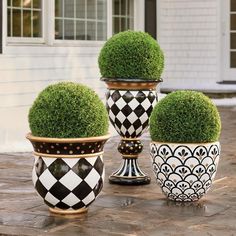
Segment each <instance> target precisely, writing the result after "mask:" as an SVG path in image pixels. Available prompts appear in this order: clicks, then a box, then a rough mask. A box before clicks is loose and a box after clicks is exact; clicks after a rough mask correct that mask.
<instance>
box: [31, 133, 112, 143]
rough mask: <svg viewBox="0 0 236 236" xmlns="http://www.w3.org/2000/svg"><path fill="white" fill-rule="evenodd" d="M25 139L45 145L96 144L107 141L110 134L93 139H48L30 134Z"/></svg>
mask: <svg viewBox="0 0 236 236" xmlns="http://www.w3.org/2000/svg"><path fill="white" fill-rule="evenodd" d="M26 138H27V139H28V140H30V141H38V142H45V143H82V142H83V143H84V142H96V141H101V140H107V139H109V138H110V134H106V135H102V136H95V137H85V138H48V137H39V136H34V135H32V134H31V133H28V134H27V135H26Z"/></svg>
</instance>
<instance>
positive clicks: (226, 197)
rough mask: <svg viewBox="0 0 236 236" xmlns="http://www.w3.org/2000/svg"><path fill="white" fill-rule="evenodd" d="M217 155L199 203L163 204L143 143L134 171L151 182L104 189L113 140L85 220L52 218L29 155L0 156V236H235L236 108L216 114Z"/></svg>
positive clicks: (116, 158)
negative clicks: (209, 185)
mask: <svg viewBox="0 0 236 236" xmlns="http://www.w3.org/2000/svg"><path fill="white" fill-rule="evenodd" d="M220 113H221V117H222V123H223V130H222V135H221V144H222V153H221V160H220V164H219V168H218V173H217V176H216V180H215V183H214V185H213V187H212V189H211V190H210V191H209V193H208V194H207V195H206V196H205V197H204V198H203V199H202V200H200V201H199V202H196V203H192V204H180V203H174V202H170V201H167V200H166V199H165V198H164V196H163V195H162V193H161V191H160V188H159V187H158V186H157V184H156V182H155V180H154V175H153V173H152V170H151V164H150V157H149V147H148V144H149V138H148V136H147V135H144V137H143V139H144V144H145V148H144V151H143V153H142V155H141V156H140V161H139V163H140V166H141V167H142V169H143V170H144V171H146V172H147V173H149V174H150V176H151V177H152V182H151V184H150V185H144V186H119V185H111V184H109V183H108V176H109V174H111V172H112V171H114V170H115V168H116V167H118V166H119V165H120V155H119V154H118V152H117V150H116V147H117V143H118V142H119V137H118V136H117V137H114V138H112V139H111V140H110V141H109V142H108V143H107V145H106V147H105V155H104V161H105V165H106V182H105V186H104V188H103V191H102V193H101V194H100V196H99V197H98V199H97V200H96V201H95V202H94V203H93V204H92V205H91V206H90V208H89V211H88V213H87V214H81V215H77V216H63V215H54V214H52V213H50V212H49V211H48V209H47V206H46V205H45V204H44V203H43V202H42V199H41V198H40V197H38V196H37V194H36V193H35V191H34V188H33V185H32V182H31V169H32V164H33V157H32V154H31V153H7V154H0V235H33V236H34V235H50V236H64V235H67V236H75V235H82V236H93V235H94V236H100V235H101V236H106V235H111V236H124V235H126V236H155V235H168V236H169V235H178V236H180V235H191V236H195V235H208V236H209V235H210V236H211V235H220V236H227V235H229V236H232V235H236V107H230V108H220Z"/></svg>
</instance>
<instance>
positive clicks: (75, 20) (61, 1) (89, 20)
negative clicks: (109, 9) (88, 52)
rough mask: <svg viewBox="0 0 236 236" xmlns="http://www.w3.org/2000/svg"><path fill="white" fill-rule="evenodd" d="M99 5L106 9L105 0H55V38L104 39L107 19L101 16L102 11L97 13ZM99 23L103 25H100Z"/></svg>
mask: <svg viewBox="0 0 236 236" xmlns="http://www.w3.org/2000/svg"><path fill="white" fill-rule="evenodd" d="M98 5H99V8H98ZM101 6H102V10H105V11H106V1H105V0H69V1H68V0H56V1H55V39H60V40H105V39H106V27H105V26H106V23H107V21H106V17H104V18H101V15H105V14H104V13H103V14H101V13H100V15H99V14H98V9H100V8H101ZM58 12H61V14H59V13H58ZM61 24H62V25H61ZM101 24H103V25H104V26H103V27H101V26H100V25H101ZM62 26H63V27H62ZM98 26H99V27H98ZM99 30H102V31H103V32H102V33H101V32H98V31H99Z"/></svg>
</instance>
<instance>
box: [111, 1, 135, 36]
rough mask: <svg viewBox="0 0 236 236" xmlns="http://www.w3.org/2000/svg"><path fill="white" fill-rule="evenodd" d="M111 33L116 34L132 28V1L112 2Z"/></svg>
mask: <svg viewBox="0 0 236 236" xmlns="http://www.w3.org/2000/svg"><path fill="white" fill-rule="evenodd" d="M112 3H113V6H112V9H113V10H112V32H113V34H116V33H118V32H121V31H125V30H128V29H133V28H134V0H113V1H112Z"/></svg>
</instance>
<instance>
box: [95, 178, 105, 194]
mask: <svg viewBox="0 0 236 236" xmlns="http://www.w3.org/2000/svg"><path fill="white" fill-rule="evenodd" d="M102 187H103V181H102V178H100V180H99V181H98V183H97V184H96V186H95V187H94V189H93V192H94V194H95V196H97V195H98V194H99V193H100V192H101V190H102Z"/></svg>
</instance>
